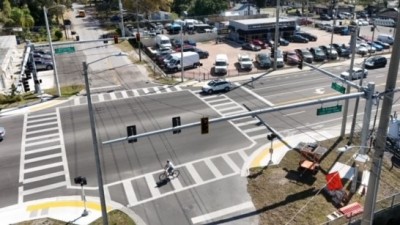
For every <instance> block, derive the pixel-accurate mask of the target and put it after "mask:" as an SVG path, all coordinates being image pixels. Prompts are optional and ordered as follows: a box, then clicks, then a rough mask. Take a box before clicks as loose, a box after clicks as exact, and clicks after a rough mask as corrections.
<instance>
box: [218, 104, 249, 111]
mask: <svg viewBox="0 0 400 225" xmlns="http://www.w3.org/2000/svg"><path fill="white" fill-rule="evenodd" d="M229 103H231V102H229ZM232 109H240V110H241V111H244V110H243V108H242V107H240V106H237V105H234V106H231V107H226V108H223V109H217V110H219V111H221V112H222V113H223V112H224V111H230V110H232Z"/></svg>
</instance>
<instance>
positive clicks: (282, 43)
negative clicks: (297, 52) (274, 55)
mask: <svg viewBox="0 0 400 225" xmlns="http://www.w3.org/2000/svg"><path fill="white" fill-rule="evenodd" d="M279 45H281V46H288V45H289V41H288V40H286V39H284V38H279Z"/></svg>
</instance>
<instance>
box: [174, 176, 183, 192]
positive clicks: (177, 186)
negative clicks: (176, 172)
mask: <svg viewBox="0 0 400 225" xmlns="http://www.w3.org/2000/svg"><path fill="white" fill-rule="evenodd" d="M171 184H172V186H173V187H174V190H175V191H178V190H181V189H182V184H181V182H180V181H179V178H173V179H171Z"/></svg>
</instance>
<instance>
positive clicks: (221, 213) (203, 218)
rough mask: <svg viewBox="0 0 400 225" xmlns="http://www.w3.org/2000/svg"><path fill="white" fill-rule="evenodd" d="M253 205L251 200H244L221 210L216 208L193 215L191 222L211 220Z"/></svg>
mask: <svg viewBox="0 0 400 225" xmlns="http://www.w3.org/2000/svg"><path fill="white" fill-rule="evenodd" d="M253 207H254V205H253V203H252V202H250V201H249V202H245V203H242V204H240V205H235V206H231V207H228V208H225V209H221V210H218V211H215V212H212V213H207V214H204V215H201V216H197V217H193V218H192V223H193V224H198V223H202V222H205V221H209V220H213V219H215V218H218V217H222V216H225V215H228V214H232V213H235V212H239V211H241V210H245V209H249V208H253Z"/></svg>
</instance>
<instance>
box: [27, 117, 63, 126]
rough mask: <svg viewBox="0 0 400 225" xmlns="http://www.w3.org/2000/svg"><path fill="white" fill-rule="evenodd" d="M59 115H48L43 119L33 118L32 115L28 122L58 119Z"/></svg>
mask: <svg viewBox="0 0 400 225" xmlns="http://www.w3.org/2000/svg"><path fill="white" fill-rule="evenodd" d="M56 116H57V115H55V116H53V117H47V118H43V119H31V118H30V117H29V118H28V124H30V123H38V122H44V121H49V120H56V119H57V117H56Z"/></svg>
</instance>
